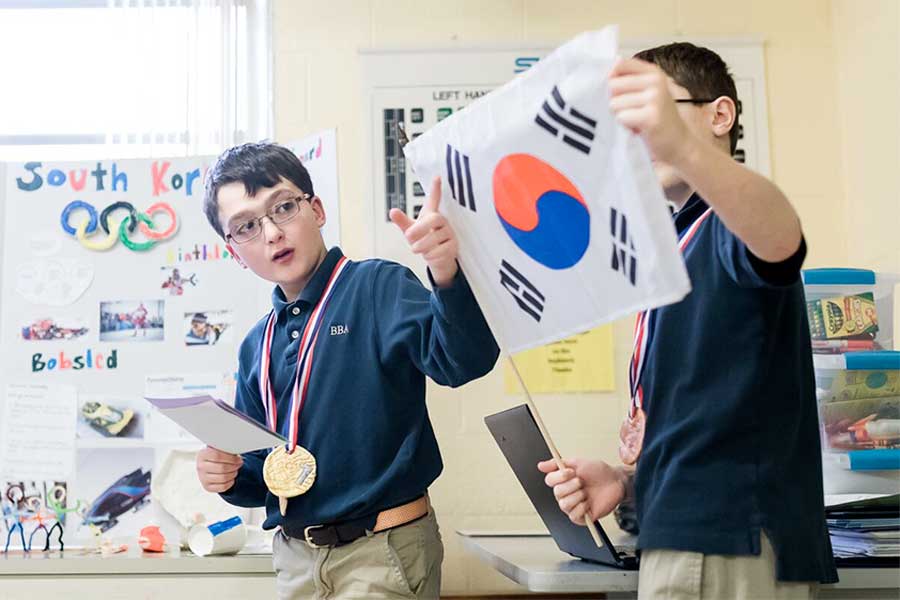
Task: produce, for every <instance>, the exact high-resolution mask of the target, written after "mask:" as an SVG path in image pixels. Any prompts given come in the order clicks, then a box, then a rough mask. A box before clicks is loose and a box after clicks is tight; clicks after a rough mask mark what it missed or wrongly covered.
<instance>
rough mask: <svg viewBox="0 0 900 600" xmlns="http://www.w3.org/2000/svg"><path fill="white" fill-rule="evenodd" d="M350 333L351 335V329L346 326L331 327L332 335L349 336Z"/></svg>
mask: <svg viewBox="0 0 900 600" xmlns="http://www.w3.org/2000/svg"><path fill="white" fill-rule="evenodd" d="M348 333H350V328H349V327H347V326H346V325H332V326H331V335H347V334H348Z"/></svg>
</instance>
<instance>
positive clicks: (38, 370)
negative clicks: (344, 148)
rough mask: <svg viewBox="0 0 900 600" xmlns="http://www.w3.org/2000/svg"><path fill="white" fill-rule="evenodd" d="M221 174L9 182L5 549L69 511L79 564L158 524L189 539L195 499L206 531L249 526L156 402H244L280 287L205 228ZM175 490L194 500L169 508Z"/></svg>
mask: <svg viewBox="0 0 900 600" xmlns="http://www.w3.org/2000/svg"><path fill="white" fill-rule="evenodd" d="M307 142H308V141H307V140H300V141H299V142H298V143H299V146H298V148H299V147H301V146H302V147H304V148H305V146H306V144H307ZM313 154H315V150H313ZM321 154H322V148H321V147H320V151H319V157H321ZM331 155H332V157H333V152H331ZM314 158H317V157H315V156H308V157H306V158H305V159H304V160H305V161H306V162H308V161H309V160H311V159H314ZM212 160H214V159H213V158H212V157H193V158H171V159H147V160H99V161H98V160H93V161H88V162H52V161H33V162H28V163H21V164H6V165H3V166H2V167H3V168H2V171H0V175H3V177H2V179H0V206H2V207H3V211H2V216H3V225H2V228H3V229H2V230H3V244H2V252H3V255H2V271H0V274H2V285H0V352H2V355H0V362H2V365H0V504H2V507H3V511H4V515H3V516H4V527H0V532H3V534H4V536H3V538H0V544H3V543H5V539H4V538H5V537H6V534H7V533H8V530H9V528H10V524H11V523H14V522H15V519H17V518H19V517H21V516H23V515H24V517H25V518H29V519H34V518H35V515H36V510H35V506H43V507H44V508H45V509H47V511H45V512H47V513H53V512H54V511H53V510H52V509H51V507H53V506H55V507H56V508H57V509H58V510H57V511H56V512H57V513H63V512H65V511H66V510H68V511H69V512H68V514H65V516H64V519H65V522H66V528H65V540H66V547H67V548H70V547H72V546H91V545H94V544H96V543H97V541H98V539H100V538H107V539H111V540H127V541H128V542H130V543H132V544H133V543H135V541H136V539H137V532H138V531H139V530H140V528H141V527H143V526H145V525H147V524H151V523H154V524H162V525H167V524H168V525H169V526H170V529H169V534H170V535H173V536H176V539H177V536H178V535H179V534H180V530H179V528H178V525H181V526H182V528H183V527H185V526H186V525H188V524H189V521H190V519H191V516H190V514H189V513H188V512H187V511H189V510H190V509H191V506H190V505H189V504H190V503H185V502H182V500H184V498H185V497H193V498H194V502H195V503H194V506H197V505H202V506H204V511H205V514H206V515H207V517H208V518H209V519H213V518H216V517H221V518H227V517H230V516H233V515H234V514H241V515H242V516H244V517H245V518H251V519H252V515H248V513H247V511H246V510H245V509H236V508H234V507H230V506H228V505H227V504H225V503H224V501H222V500H221V499H220V498H218V496H216V495H214V494H207V493H206V492H203V491H202V489H200V487H199V482H198V481H196V475H195V473H192V472H193V464H192V461H191V460H190V458H189V457H190V455H189V454H186V453H184V452H181V451H182V450H190V449H194V450H195V449H198V448H199V447H201V446H200V444H199V442H198V441H197V440H196V439H194V438H193V437H192V436H190V435H189V434H187V433H186V432H185V431H183V430H181V429H180V428H179V427H178V426H176V425H175V424H174V423H172V422H171V421H169V420H168V419H167V418H166V417H164V416H162V415H161V414H159V413H156V412H154V411H153V410H152V409H151V407H150V405H149V404H148V403H147V402H146V401H145V400H144V396H145V395H152V396H170V397H171V396H192V395H198V394H211V395H213V396H216V397H219V398H222V399H224V400H226V401H229V402H233V397H234V386H235V373H236V369H237V354H238V347H239V344H240V342H241V341H242V340H243V338H244V336H245V335H246V333H247V331H248V330H249V329H250V327H252V326H253V324H254V323H256V321H258V320H259V319H260V318H262V317H263V316H264V315H265V313H266V312H267V311H268V310H269V309H270V307H271V300H270V298H271V292H272V284H271V283H269V282H265V281H262V280H260V279H259V278H257V277H256V276H255V275H253V274H252V273H251V272H250V271H247V270H243V269H241V268H240V266H239V265H238V264H237V263H236V262H235V261H233V260H232V258H231V256H230V254H229V252H228V250H227V249H226V247H225V245H224V242H223V241H222V239H221V238H219V237H218V235H217V234H216V233H215V231H214V230H213V229H212V228H211V226H210V225H209V224H208V222H207V220H206V216H205V214H204V213H203V210H202V207H203V179H204V174H205V172H206V170H207V169H208V167H209V165H210V163H211V162H212ZM329 168H330V169H331V170H336V163H331V164H330V166H329ZM327 170H328V169H326V173H325V174H326V175H327V174H328V173H327ZM322 176H324V175H322ZM330 176H331V178H333V179H334V180H336V179H337V175H336V172H335V173H331V174H330ZM326 187H327V186H326ZM337 200H338V199H337V197H334V198H329V199H328V202H329V204H334V205H336V204H337ZM132 207H133V208H132ZM335 217H337V214H336V212H335ZM135 219H136V220H137V221H138V223H137V225H136V226H135V227H134V230H133V231H132V230H131V227H130V225H131V223H132V222H133V221H134V220H135ZM141 223H143V224H144V225H145V226H146V228H143V229H142V228H141ZM104 225H106V227H105V228H104ZM107 230H108V231H109V233H107ZM330 237H331V240H330V241H331V242H332V243H337V241H338V240H337V237H336V233H333V234H331V235H330ZM186 457H187V458H186ZM176 477H180V478H181V479H182V480H183V481H186V482H187V483H185V484H184V485H186V486H187V488H190V489H187V488H185V489H183V492H184V493H183V494H181V499H179V498H175V497H172V498H170V500H171V503H170V504H169V505H166V504H165V502H163V503H159V502H157V497H161V494H163V495H164V492H165V490H163V489H160V488H159V486H160V485H162V482H163V481H169V482H171V481H173V480H174V479H175V478H176ZM166 478H168V479H166ZM54 498H56V499H59V498H64V499H65V504H63V505H61V504H60V503H59V502H54V501H53V499H54ZM198 503H199V504H198ZM66 507H67V508H66ZM62 516H63V515H62V514H56V515H53V514H45V515H44V517H43V518H44V519H47V520H48V521H49V522H51V523H52V522H53V521H54V518H58V517H62ZM35 526H36V523H30V524H26V525H25V528H24V529H25V534H26V536H25V537H26V539H27V537H28V534H29V533H30V531H31V530H32V529H33V528H34V527H35ZM165 531H166V530H165V529H164V533H165ZM37 537H38V538H39V540H40V543H39V544H36V548H33V549H40V548H38V547H37V546H40V545H42V544H43V535H42V534H39V535H38V536H37ZM54 539H55V538H54ZM26 543H27V542H26ZM20 546H21V541H20V539H19V535H18V533H16V535H15V536H13V538H12V543H11V546H10V547H11V548H16V547H20ZM0 550H2V547H0Z"/></svg>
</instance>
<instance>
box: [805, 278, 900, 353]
mask: <svg viewBox="0 0 900 600" xmlns="http://www.w3.org/2000/svg"><path fill="white" fill-rule="evenodd" d="M803 284H804V288H805V291H806V301H807V308H808V312H809V313H810V334H811V337H812V338H813V351H814V352H817V353H841V352H853V351H860V350H893V349H894V315H895V308H896V306H895V305H896V299H897V294H896V289H897V285H898V284H900V276H898V275H893V274H887V273H876V272H874V271H867V270H864V269H809V270H806V271H803ZM870 301H871V304H870ZM873 306H874V310H872V308H873Z"/></svg>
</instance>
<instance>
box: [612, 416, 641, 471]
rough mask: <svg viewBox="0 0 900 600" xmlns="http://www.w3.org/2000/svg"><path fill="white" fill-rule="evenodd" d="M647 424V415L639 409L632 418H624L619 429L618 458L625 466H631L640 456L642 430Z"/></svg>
mask: <svg viewBox="0 0 900 600" xmlns="http://www.w3.org/2000/svg"><path fill="white" fill-rule="evenodd" d="M646 424H647V415H645V414H644V410H643V409H641V408H639V409H637V411H635V413H634V416H633V417H631V416H629V417H626V419H625V420H624V421H622V426H621V427H620V428H619V458H620V459H622V462H623V463H625V464H626V465H633V464H634V463H636V462H637V459H638V457H639V456H640V455H641V448H642V447H643V445H644V428H645V426H646Z"/></svg>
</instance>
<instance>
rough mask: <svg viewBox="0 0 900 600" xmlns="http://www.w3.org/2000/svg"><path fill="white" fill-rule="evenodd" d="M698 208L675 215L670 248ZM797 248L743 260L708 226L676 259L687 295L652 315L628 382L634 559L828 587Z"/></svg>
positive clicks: (694, 204)
mask: <svg viewBox="0 0 900 600" xmlns="http://www.w3.org/2000/svg"><path fill="white" fill-rule="evenodd" d="M706 208H707V206H706V204H705V203H704V202H703V200H701V199H700V198H699V197H698V196H696V195H695V196H694V197H692V198H691V199H690V200H689V201H688V202H687V203H686V204H685V206H684V208H683V209H682V210H681V211H679V212H678V213H676V215H675V225H676V229H677V230H678V232H679V235H680V234H681V233H682V232H683V231H684V230H685V229H687V228H688V227H689V226H690V225H691V224H692V223H693V222H694V221H695V220H696V219H697V218H698V217H699V216H700V215H701V214H702V213H703V212H704V211H705V210H706ZM805 253H806V246H805V242H804V243H803V244H801V247H800V249H799V250H798V252H797V254H796V255H795V256H793V257H791V258H789V259H788V260H787V261H784V262H783V263H765V262H763V261H761V260H760V259H758V258H756V257H754V256H753V255H752V254H751V253H750V251H749V250H748V249H747V247H746V245H745V244H744V243H743V242H741V240H739V239H738V238H737V237H736V236H735V235H734V234H733V233H732V232H731V231H729V230H728V228H726V227H725V225H724V223H722V221H721V220H720V219H719V218H718V216H717V215H715V213H713V214H712V215H710V217H709V218H708V219H706V221H705V222H704V223H703V224H701V225H700V226H699V228H698V230H697V233H696V235H695V236H694V239H693V241H692V242H691V243H690V245H689V246H688V247H687V248H686V250H685V255H684V259H685V264H686V265H687V270H688V273H689V275H690V278H691V283H692V286H693V289H692V291H691V293H690V294H689V295H688V296H687V297H686V298H685V299H684V300H682V301H681V302H678V303H676V304H672V305H669V306H666V307H663V308H661V309H659V310H657V311H656V312H655V314H654V317H653V324H652V333H651V336H652V337H651V338H650V340H649V348H648V350H647V358H646V365H645V367H644V374H643V377H642V380H641V381H642V384H643V388H644V408H645V410H646V412H647V422H646V433H645V439H644V447H643V451H642V453H641V456H640V458H639V460H638V464H637V470H636V473H635V500H636V507H637V514H638V521H639V523H640V534H639V539H638V546H639V548H641V549H644V550H646V549H672V550H682V551H690V552H701V553H704V554H725V555H750V554H753V555H758V554H759V553H760V531H765V532H766V534H767V535H768V537H769V539H770V540H771V542H772V545H773V547H774V549H775V554H776V558H777V564H776V575H777V578H778V579H779V580H782V581H821V582H825V583H829V582H834V581H837V572H836V570H835V566H834V560H833V558H832V553H831V543H830V541H829V538H828V532H827V529H826V526H825V514H824V506H823V501H824V500H823V493H822V455H821V448H820V443H819V431H818V420H817V411H816V398H815V382H814V377H813V365H812V350H811V346H810V339H809V326H808V324H807V317H806V303H805V299H804V294H803V287H802V284H801V281H800V278H799V273H800V266H801V264H802V262H803V258H804V257H805Z"/></svg>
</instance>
